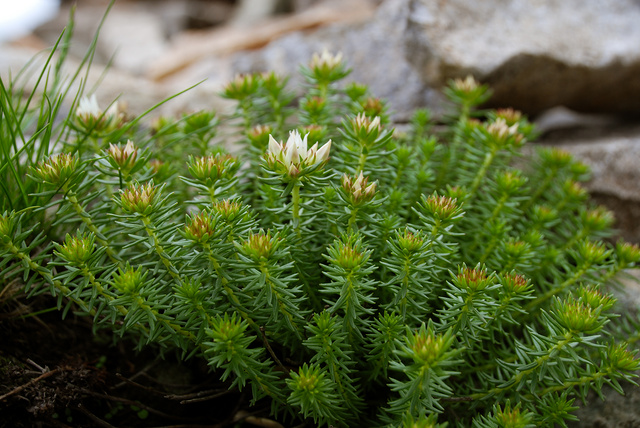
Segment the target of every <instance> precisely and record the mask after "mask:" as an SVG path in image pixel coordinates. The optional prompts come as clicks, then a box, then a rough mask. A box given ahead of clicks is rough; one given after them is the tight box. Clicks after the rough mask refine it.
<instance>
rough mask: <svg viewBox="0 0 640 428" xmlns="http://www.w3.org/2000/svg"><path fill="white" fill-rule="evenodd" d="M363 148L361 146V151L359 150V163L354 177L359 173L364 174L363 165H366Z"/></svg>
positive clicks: (365, 155)
mask: <svg viewBox="0 0 640 428" xmlns="http://www.w3.org/2000/svg"><path fill="white" fill-rule="evenodd" d="M364 149H365V146H364V145H363V146H362V149H361V150H360V161H359V162H358V169H357V170H356V175H358V174H359V173H363V174H364V165H365V164H366V163H367V154H366V153H365V151H364Z"/></svg>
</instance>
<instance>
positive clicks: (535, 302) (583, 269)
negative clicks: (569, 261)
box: [525, 262, 592, 313]
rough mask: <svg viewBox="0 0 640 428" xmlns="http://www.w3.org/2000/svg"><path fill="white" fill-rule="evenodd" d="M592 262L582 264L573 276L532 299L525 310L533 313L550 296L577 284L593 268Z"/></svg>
mask: <svg viewBox="0 0 640 428" xmlns="http://www.w3.org/2000/svg"><path fill="white" fill-rule="evenodd" d="M591 266H592V263H590V262H588V263H584V264H583V265H582V266H580V268H579V269H578V270H577V271H576V272H575V273H574V274H573V275H572V276H571V278H567V279H566V280H565V281H564V282H563V283H562V284H560V285H558V286H557V287H554V288H552V289H551V290H549V291H547V292H546V293H544V294H543V295H542V296H540V297H538V298H537V299H535V300H532V301H531V302H529V304H528V305H527V306H525V310H526V312H527V313H531V311H532V310H533V309H534V308H536V307H538V306H540V304H542V303H544V302H546V301H547V300H549V299H550V298H552V297H553V296H555V295H556V294H558V293H560V292H562V291H563V290H565V289H566V288H567V287H570V286H571V285H573V284H575V283H576V282H578V280H579V279H580V278H582V276H583V275H584V274H585V273H587V271H588V270H589V268H591Z"/></svg>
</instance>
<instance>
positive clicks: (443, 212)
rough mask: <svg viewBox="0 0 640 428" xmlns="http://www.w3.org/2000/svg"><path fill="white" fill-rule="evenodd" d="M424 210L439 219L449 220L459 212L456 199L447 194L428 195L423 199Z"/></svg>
mask: <svg viewBox="0 0 640 428" xmlns="http://www.w3.org/2000/svg"><path fill="white" fill-rule="evenodd" d="M424 208H425V211H426V212H427V213H428V214H430V215H432V216H434V217H436V218H437V219H438V220H439V221H446V220H450V219H452V218H454V217H456V216H458V215H459V214H460V213H461V210H460V207H459V206H458V205H457V199H456V198H451V197H449V196H442V195H435V194H433V195H430V196H428V197H427V198H426V199H425V200H424Z"/></svg>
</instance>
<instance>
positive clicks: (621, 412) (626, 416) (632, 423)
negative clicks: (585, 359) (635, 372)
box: [568, 383, 640, 428]
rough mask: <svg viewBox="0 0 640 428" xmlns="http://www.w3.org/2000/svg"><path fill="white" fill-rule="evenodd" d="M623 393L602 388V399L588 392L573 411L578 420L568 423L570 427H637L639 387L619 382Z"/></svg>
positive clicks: (639, 422) (638, 418)
mask: <svg viewBox="0 0 640 428" xmlns="http://www.w3.org/2000/svg"><path fill="white" fill-rule="evenodd" d="M621 384H622V387H623V389H624V392H625V395H620V394H618V393H617V392H616V391H614V390H613V388H611V387H609V386H605V387H603V388H602V390H603V394H604V396H605V397H606V399H605V400H604V401H603V400H601V399H600V398H598V397H597V396H596V395H595V394H590V395H589V397H588V399H587V403H586V405H585V404H582V403H580V409H579V410H578V411H577V412H576V413H575V414H576V416H577V417H578V418H579V419H580V421H579V422H573V423H569V424H568V425H569V427H570V428H637V427H640V388H638V387H637V386H634V385H630V384H629V383H621Z"/></svg>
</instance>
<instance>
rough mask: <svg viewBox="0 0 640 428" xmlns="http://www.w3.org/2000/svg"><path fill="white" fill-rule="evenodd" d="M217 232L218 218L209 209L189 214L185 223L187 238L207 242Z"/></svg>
mask: <svg viewBox="0 0 640 428" xmlns="http://www.w3.org/2000/svg"><path fill="white" fill-rule="evenodd" d="M215 232H216V220H215V217H214V216H212V215H211V213H209V212H208V211H201V212H199V213H198V214H196V215H193V216H188V217H187V223H186V225H185V236H186V237H187V239H190V240H191V241H194V242H198V243H206V242H207V241H208V240H209V238H211V237H212V236H213V235H214V234H215Z"/></svg>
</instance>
